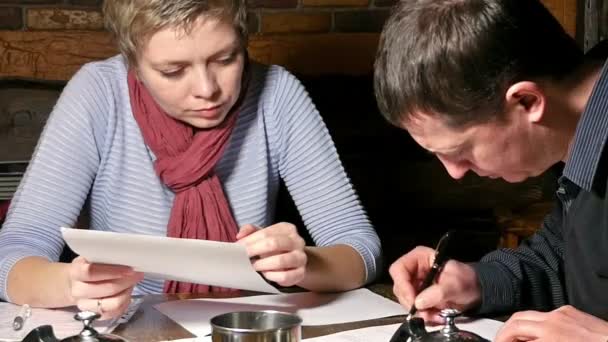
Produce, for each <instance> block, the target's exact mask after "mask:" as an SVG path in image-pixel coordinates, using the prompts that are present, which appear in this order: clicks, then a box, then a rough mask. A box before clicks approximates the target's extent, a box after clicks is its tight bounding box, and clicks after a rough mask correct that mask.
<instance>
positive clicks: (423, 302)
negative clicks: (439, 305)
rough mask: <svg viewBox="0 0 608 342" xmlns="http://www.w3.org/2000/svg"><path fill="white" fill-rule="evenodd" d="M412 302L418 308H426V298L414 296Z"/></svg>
mask: <svg viewBox="0 0 608 342" xmlns="http://www.w3.org/2000/svg"><path fill="white" fill-rule="evenodd" d="M414 304H415V305H416V308H418V309H426V300H424V298H416V301H415V302H414Z"/></svg>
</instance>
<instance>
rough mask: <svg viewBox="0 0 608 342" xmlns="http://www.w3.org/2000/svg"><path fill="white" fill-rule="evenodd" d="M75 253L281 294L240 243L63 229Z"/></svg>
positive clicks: (163, 274) (164, 275)
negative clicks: (250, 258)
mask: <svg viewBox="0 0 608 342" xmlns="http://www.w3.org/2000/svg"><path fill="white" fill-rule="evenodd" d="M61 233H62V234H63V239H64V240H65V241H66V242H67V244H68V245H69V246H70V247H71V248H72V250H73V251H74V252H76V253H78V254H80V255H82V256H83V257H85V258H86V259H87V260H88V261H90V262H95V263H104V264H114V265H126V266H131V267H133V268H134V269H135V270H137V271H139V272H144V273H146V274H148V275H149V276H150V277H155V278H160V279H171V280H178V281H187V282H191V283H198V284H204V285H213V286H221V287H227V288H233V289H242V290H251V291H259V292H266V293H280V291H279V290H277V289H276V288H275V287H273V286H272V285H270V284H268V283H267V282H266V281H265V280H264V278H262V276H260V275H259V274H258V273H257V272H256V271H255V270H254V268H253V266H252V265H251V261H250V260H249V256H247V251H246V250H245V247H244V246H242V245H240V244H237V243H227V242H218V241H205V240H193V239H176V238H168V237H164V236H150V235H137V234H125V233H113V232H102V231H95V230H86V229H72V228H61Z"/></svg>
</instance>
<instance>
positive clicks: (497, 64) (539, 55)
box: [374, 0, 583, 127]
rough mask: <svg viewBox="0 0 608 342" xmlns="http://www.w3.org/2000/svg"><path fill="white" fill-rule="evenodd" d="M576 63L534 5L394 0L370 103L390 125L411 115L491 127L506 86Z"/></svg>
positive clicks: (570, 46)
mask: <svg viewBox="0 0 608 342" xmlns="http://www.w3.org/2000/svg"><path fill="white" fill-rule="evenodd" d="M582 60H583V53H582V51H581V49H580V48H579V47H578V46H577V44H576V42H575V40H574V39H572V37H570V36H569V35H568V34H567V33H566V32H565V31H564V29H563V27H562V26H561V25H560V24H559V22H558V21H557V20H556V19H555V17H553V15H551V13H550V12H549V11H548V10H547V9H546V8H545V7H544V5H543V4H542V3H541V2H540V1H539V0H400V1H399V2H398V3H397V4H396V5H395V7H394V9H393V12H392V14H391V16H390V17H389V19H388V21H387V23H386V25H385V27H384V30H383V32H382V35H381V37H380V44H379V48H378V52H377V56H376V62H375V72H374V86H375V92H376V99H377V101H378V105H379V108H380V111H381V112H382V113H383V115H384V116H385V117H386V119H387V120H388V121H389V122H391V123H393V124H395V125H400V124H401V123H403V121H404V120H407V119H408V117H409V116H410V115H412V114H415V113H416V112H420V113H423V114H433V115H439V116H441V117H442V118H443V119H445V121H446V123H447V124H448V125H450V126H452V127H461V126H465V125H468V124H474V123H483V122H489V121H491V120H495V119H499V118H500V117H501V114H502V113H503V106H504V94H505V91H506V89H507V88H508V87H509V86H510V85H512V84H513V83H515V82H519V81H522V80H531V81H534V80H539V79H549V80H559V79H560V78H563V77H564V76H566V75H567V74H568V73H570V72H571V71H572V70H573V69H574V68H575V67H577V66H578V65H579V64H580V63H581V62H582Z"/></svg>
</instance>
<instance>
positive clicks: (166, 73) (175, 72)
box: [160, 69, 183, 78]
mask: <svg viewBox="0 0 608 342" xmlns="http://www.w3.org/2000/svg"><path fill="white" fill-rule="evenodd" d="M182 72H183V69H177V70H170V71H161V72H160V73H161V75H163V76H164V77H167V78H175V77H178V76H180V75H181V74H182Z"/></svg>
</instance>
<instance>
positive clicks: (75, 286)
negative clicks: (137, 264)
mask: <svg viewBox="0 0 608 342" xmlns="http://www.w3.org/2000/svg"><path fill="white" fill-rule="evenodd" d="M143 278H144V274H143V273H141V272H135V271H133V269H132V268H131V267H128V266H117V265H104V264H92V263H89V262H88V261H86V260H85V259H84V258H83V257H77V258H76V259H74V260H73V261H72V263H71V264H70V268H69V282H70V284H69V289H70V296H71V297H72V299H73V302H74V303H75V304H76V305H77V306H78V308H79V309H80V310H87V311H94V312H98V313H99V314H100V315H101V319H102V320H104V319H110V318H114V317H118V316H120V315H122V314H123V313H124V312H125V311H126V310H127V308H128V307H129V304H130V303H131V292H132V291H133V287H135V285H136V284H137V283H138V282H139V281H141V280H142V279H143Z"/></svg>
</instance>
